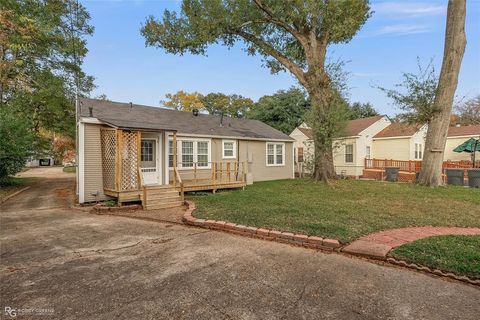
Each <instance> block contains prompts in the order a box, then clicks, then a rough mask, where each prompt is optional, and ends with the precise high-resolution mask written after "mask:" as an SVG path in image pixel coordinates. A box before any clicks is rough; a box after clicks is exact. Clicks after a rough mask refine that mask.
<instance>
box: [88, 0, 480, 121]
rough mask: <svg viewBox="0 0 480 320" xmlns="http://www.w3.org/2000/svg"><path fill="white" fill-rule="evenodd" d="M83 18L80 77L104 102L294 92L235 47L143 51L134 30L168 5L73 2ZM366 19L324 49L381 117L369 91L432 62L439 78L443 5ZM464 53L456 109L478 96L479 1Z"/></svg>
mask: <svg viewBox="0 0 480 320" xmlns="http://www.w3.org/2000/svg"><path fill="white" fill-rule="evenodd" d="M80 2H81V3H82V4H83V5H84V6H85V7H86V8H87V10H88V11H89V13H90V15H91V21H90V22H91V24H92V25H93V26H94V27H95V33H94V34H93V36H92V37H89V38H87V47H88V50H89V52H88V54H87V56H86V58H85V61H84V70H85V71H86V72H87V74H89V75H93V76H94V77H95V79H96V80H95V84H96V85H97V88H96V89H95V90H94V91H93V92H92V93H91V96H92V97H95V96H98V95H100V94H105V95H107V97H108V99H110V100H113V101H121V102H134V103H138V104H145V105H151V106H159V105H161V102H160V101H161V100H164V99H165V94H166V93H174V92H177V91H179V90H184V91H187V92H193V91H197V92H200V93H203V94H208V93H210V92H222V93H225V94H233V93H235V94H240V95H243V96H245V97H249V98H252V99H253V100H258V98H260V97H261V96H263V95H271V94H273V93H275V92H276V91H278V90H286V89H288V88H290V87H292V86H298V82H297V81H296V80H295V78H294V77H293V76H291V75H290V74H289V73H280V74H277V75H272V74H270V71H269V70H268V69H267V68H264V67H263V66H262V60H261V57H259V56H255V57H252V56H249V55H247V54H246V53H245V51H243V48H244V46H243V45H242V44H238V45H236V46H235V47H233V48H230V49H228V48H226V47H222V46H220V45H215V46H211V47H209V49H208V54H207V56H195V55H190V54H185V55H183V56H179V55H172V54H167V53H165V52H164V51H163V50H162V49H157V48H153V47H145V40H144V38H143V37H142V35H141V34H140V28H141V26H142V24H143V23H144V22H145V20H146V18H147V17H148V16H150V15H153V16H155V17H161V16H162V13H163V11H164V10H165V9H169V10H180V3H181V2H180V1H175V0H150V1H148V0H126V1H122V0H111V1H108V0H80ZM371 5H372V10H373V11H374V13H373V15H372V17H371V18H370V19H369V20H368V21H367V22H366V24H365V25H364V26H363V28H362V29H361V30H360V31H359V32H358V34H357V35H356V36H355V37H354V38H353V40H352V41H350V42H349V43H347V44H339V45H332V46H331V47H329V51H328V56H329V58H330V59H332V60H333V61H335V60H337V59H341V60H343V61H346V65H345V71H346V72H347V73H348V87H349V90H348V98H349V100H350V101H351V102H355V101H360V102H370V103H372V104H373V106H374V107H375V108H376V109H377V110H378V111H379V112H380V113H382V114H387V115H394V114H395V113H398V112H399V110H398V109H397V108H396V107H395V106H394V105H392V102H391V100H389V99H388V98H387V97H386V96H385V94H384V93H383V92H381V91H380V90H379V89H378V88H377V87H378V86H382V87H385V88H393V87H394V86H395V85H396V84H398V83H399V82H400V81H401V75H402V72H414V73H415V72H416V71H417V70H418V67H417V57H418V58H420V61H421V63H422V65H426V64H428V63H429V61H430V59H433V65H434V67H435V68H436V70H437V72H440V68H441V63H442V57H443V45H444V36H445V20H446V10H447V0H442V1H438V0H430V1H423V2H419V1H371ZM465 32H466V35H467V46H466V49H465V55H464V58H463V62H462V68H461V71H460V76H459V83H458V87H457V92H456V101H464V100H466V99H468V98H473V97H475V96H477V95H479V94H480V0H469V1H467V18H466V26H465Z"/></svg>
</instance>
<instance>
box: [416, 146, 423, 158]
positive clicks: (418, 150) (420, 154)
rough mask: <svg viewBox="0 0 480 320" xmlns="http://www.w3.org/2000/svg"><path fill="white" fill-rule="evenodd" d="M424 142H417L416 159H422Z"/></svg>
mask: <svg viewBox="0 0 480 320" xmlns="http://www.w3.org/2000/svg"><path fill="white" fill-rule="evenodd" d="M422 147H423V146H422V144H421V143H415V160H422V156H423V155H422V152H423V148H422Z"/></svg>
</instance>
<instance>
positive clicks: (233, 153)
mask: <svg viewBox="0 0 480 320" xmlns="http://www.w3.org/2000/svg"><path fill="white" fill-rule="evenodd" d="M222 154H223V159H235V158H236V157H237V142H236V141H234V140H223V141H222Z"/></svg>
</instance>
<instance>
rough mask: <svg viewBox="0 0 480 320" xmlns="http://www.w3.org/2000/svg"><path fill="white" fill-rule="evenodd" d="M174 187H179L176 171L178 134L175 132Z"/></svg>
mask: <svg viewBox="0 0 480 320" xmlns="http://www.w3.org/2000/svg"><path fill="white" fill-rule="evenodd" d="M173 170H174V171H173V173H174V175H173V185H174V186H176V185H177V175H176V174H175V171H176V170H177V133H176V132H173Z"/></svg>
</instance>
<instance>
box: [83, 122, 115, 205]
mask: <svg viewBox="0 0 480 320" xmlns="http://www.w3.org/2000/svg"><path fill="white" fill-rule="evenodd" d="M84 126H85V131H84V136H83V141H84V148H85V149H84V150H85V152H84V181H85V188H84V201H85V202H92V201H96V200H100V201H102V200H107V199H109V197H108V196H106V195H105V194H104V193H103V175H102V150H101V141H100V129H101V128H102V126H101V125H97V124H87V123H86V124H84ZM97 192H98V196H97V197H95V196H94V195H92V194H95V193H97Z"/></svg>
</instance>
